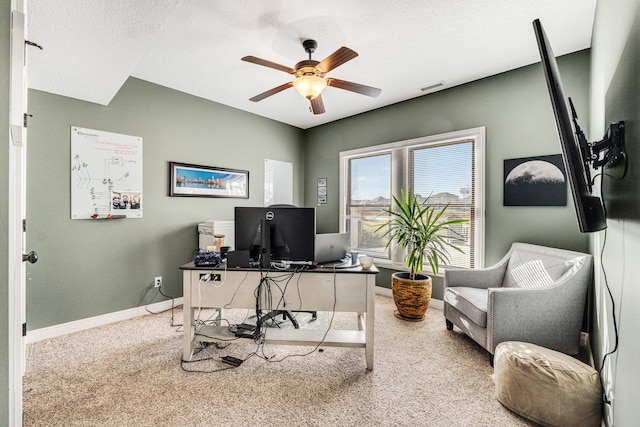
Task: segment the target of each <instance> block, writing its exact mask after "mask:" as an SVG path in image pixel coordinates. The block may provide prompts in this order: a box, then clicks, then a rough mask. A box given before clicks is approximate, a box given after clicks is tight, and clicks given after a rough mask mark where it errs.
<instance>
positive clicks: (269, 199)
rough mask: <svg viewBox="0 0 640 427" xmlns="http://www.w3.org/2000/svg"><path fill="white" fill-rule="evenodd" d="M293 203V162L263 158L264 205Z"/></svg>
mask: <svg viewBox="0 0 640 427" xmlns="http://www.w3.org/2000/svg"><path fill="white" fill-rule="evenodd" d="M280 204H283V205H291V204H293V163H289V162H281V161H279V160H269V159H265V160H264V205H265V206H271V205H280Z"/></svg>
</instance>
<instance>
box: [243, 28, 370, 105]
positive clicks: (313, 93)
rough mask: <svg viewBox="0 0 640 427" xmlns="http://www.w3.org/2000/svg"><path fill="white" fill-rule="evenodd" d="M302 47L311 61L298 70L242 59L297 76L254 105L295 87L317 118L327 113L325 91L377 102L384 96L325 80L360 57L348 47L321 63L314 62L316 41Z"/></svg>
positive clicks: (256, 98)
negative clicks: (323, 96)
mask: <svg viewBox="0 0 640 427" xmlns="http://www.w3.org/2000/svg"><path fill="white" fill-rule="evenodd" d="M302 47H304V51H305V52H307V53H308V54H309V59H305V60H303V61H300V62H298V63H297V64H296V65H295V66H294V68H290V67H287V66H285V65H280V64H276V63H275V62H271V61H267V60H266V59H261V58H256V57H255V56H245V57H244V58H242V60H243V61H247V62H252V63H254V64H258V65H263V66H265V67H269V68H273V69H276V70H280V71H284V72H285V73H289V74H293V75H294V76H295V80H293V81H290V82H287V83H285V84H282V85H280V86H277V87H274V88H273V89H269V90H268V91H266V92H263V93H261V94H259V95H256V96H254V97H253V98H250V99H249V100H250V101H253V102H258V101H262V100H263V99H265V98H267V97H269V96H271V95H275V94H276V93H278V92H282V91H283V90H285V89H289V88H290V87H292V86H293V87H295V88H296V90H297V91H298V93H300V95H302V96H303V97H305V98H307V99H308V100H309V101H310V102H311V111H313V114H322V113H324V112H325V109H324V102H323V101H322V90H323V89H324V88H325V87H327V86H331V87H335V88H338V89H344V90H348V91H351V92H356V93H359V94H362V95H367V96H371V97H373V98H375V97H377V96H378V95H380V92H382V91H381V90H380V89H378V88H375V87H371V86H365V85H362V84H359V83H353V82H348V81H346V80H340V79H334V78H332V77H327V78H325V75H326V74H327V73H328V72H329V71H331V70H333V69H334V68H336V67H338V66H340V65H342V64H344V63H345V62H347V61H350V60H352V59H353V58H355V57H356V56H358V54H357V53H356V52H355V51H353V50H351V49H349V48H348V47H344V46H343V47H341V48H340V49H338V50H336V51H335V52H333V53H332V54H331V55H329V56H328V57H326V58H325V59H324V60H322V61H320V62H318V61H315V60H313V59H311V54H312V53H313V52H315V50H316V47H318V43H317V42H316V41H315V40H305V41H303V42H302Z"/></svg>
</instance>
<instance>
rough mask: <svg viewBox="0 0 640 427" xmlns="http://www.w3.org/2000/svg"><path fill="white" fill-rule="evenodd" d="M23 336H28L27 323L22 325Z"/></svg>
mask: <svg viewBox="0 0 640 427" xmlns="http://www.w3.org/2000/svg"><path fill="white" fill-rule="evenodd" d="M22 336H23V337H26V336H27V324H26V323H23V324H22Z"/></svg>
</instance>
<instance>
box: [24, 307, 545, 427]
mask: <svg viewBox="0 0 640 427" xmlns="http://www.w3.org/2000/svg"><path fill="white" fill-rule="evenodd" d="M393 309H394V306H393V301H392V300H391V299H390V298H388V297H384V296H377V297H376V322H375V329H376V330H375V341H376V343H375V368H374V370H373V371H372V372H370V371H367V370H366V364H365V360H364V350H363V349H352V348H335V347H328V348H324V349H323V351H321V352H320V351H315V352H313V353H311V354H309V355H307V356H299V357H288V358H285V359H284V360H282V361H280V362H274V361H275V360H281V359H282V358H283V357H285V356H287V355H292V354H304V353H306V352H309V350H312V348H310V347H294V346H275V345H266V346H265V347H264V354H265V355H266V356H269V357H271V356H273V357H272V358H271V360H272V361H266V360H264V359H262V358H260V357H257V356H254V357H250V358H249V359H248V360H247V361H245V362H244V363H243V364H242V365H241V366H240V367H238V368H233V369H227V370H223V371H217V370H219V369H221V368H226V367H227V365H224V364H222V363H221V362H220V361H219V360H218V359H219V357H220V356H223V355H232V356H235V357H239V358H243V359H244V358H245V357H246V356H247V355H249V354H251V353H252V352H253V351H255V350H256V348H257V346H256V345H253V344H238V343H236V344H231V345H229V346H228V347H226V348H224V349H219V348H217V347H216V346H215V345H213V346H209V347H207V348H206V349H205V350H203V351H202V352H200V353H199V354H198V355H197V356H196V357H198V358H208V357H213V359H209V360H204V361H201V362H198V363H191V364H186V365H185V366H184V368H185V369H189V370H201V371H216V372H210V373H195V372H186V371H185V370H183V369H182V367H181V363H180V358H181V354H182V329H181V328H179V327H175V326H171V313H170V312H165V313H162V314H159V315H148V316H143V317H140V318H137V319H133V320H127V321H123V322H119V323H116V324H113V325H108V326H104V327H98V328H94V329H91V330H88V331H83V332H78V333H74V334H70V335H67V336H63V337H59V338H54V339H50V340H43V341H40V342H37V343H34V344H30V345H29V346H28V348H27V372H26V375H25V377H24V425H25V426H234V427H235V426H261V427H263V426H278V425H282V426H350V427H354V426H533V425H535V424H533V423H531V422H530V421H527V420H525V419H523V418H521V417H519V416H518V415H515V414H514V413H512V412H510V411H509V410H508V409H506V408H504V407H503V406H502V405H501V404H500V403H499V402H498V401H497V400H496V399H495V398H494V395H493V393H494V386H493V381H492V377H491V376H492V373H493V369H492V368H491V366H490V365H489V363H488V357H487V353H486V352H485V351H484V350H483V349H481V348H480V347H479V346H478V345H477V344H475V343H474V342H473V341H472V340H470V339H468V338H467V337H466V336H464V335H462V334H461V333H459V332H455V331H454V332H451V331H447V330H446V328H445V322H444V318H443V315H442V311H441V310H438V309H434V308H433V307H432V308H430V309H429V311H428V313H427V319H426V320H425V321H424V322H418V323H411V322H405V321H402V320H399V319H396V318H395V317H394V316H393ZM246 314H247V311H246V310H242V311H240V310H233V311H231V312H229V313H227V315H228V317H229V318H231V319H232V320H233V321H235V322H240V321H242V320H243V318H244V317H245V316H246ZM175 319H176V322H178V323H181V321H182V312H181V310H176V312H175ZM328 319H329V314H328V313H320V318H319V320H318V321H316V322H310V323H308V324H305V326H306V327H314V328H322V327H325V326H326V325H327V324H328ZM303 323H305V322H303ZM352 325H355V315H353V314H336V317H335V319H334V326H338V327H345V326H348V327H349V328H351V327H352ZM260 354H262V353H260Z"/></svg>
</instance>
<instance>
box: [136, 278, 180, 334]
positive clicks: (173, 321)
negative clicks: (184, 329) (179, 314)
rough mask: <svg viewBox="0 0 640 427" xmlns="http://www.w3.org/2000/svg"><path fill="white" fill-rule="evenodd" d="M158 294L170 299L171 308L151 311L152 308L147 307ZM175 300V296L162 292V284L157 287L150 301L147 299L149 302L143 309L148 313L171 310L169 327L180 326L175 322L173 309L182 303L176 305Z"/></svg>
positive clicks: (160, 312) (154, 313) (156, 313)
mask: <svg viewBox="0 0 640 427" xmlns="http://www.w3.org/2000/svg"><path fill="white" fill-rule="evenodd" d="M158 295H162V296H163V297H165V298H168V299H170V300H171V308H167V309H166V310H161V311H152V310H150V309H149V306H150V305H151V304H152V303H153V300H155V299H156V297H157V296H158ZM175 301H176V298H175V297H172V296H169V295H166V294H165V293H164V292H162V286H159V287H158V290H157V292H156V293H155V295H154V296H153V297H152V298H151V300H150V301H149V302H148V303H147V304H146V305H145V306H144V309H145V311H146V312H147V313H149V314H153V315H159V314H162V313H166V312H167V311H169V310H171V327H180V326H182V324H179V323H175V313H174V310H175V309H176V308H178V307H180V306H181V305H182V304H178V305H176V303H175Z"/></svg>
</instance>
